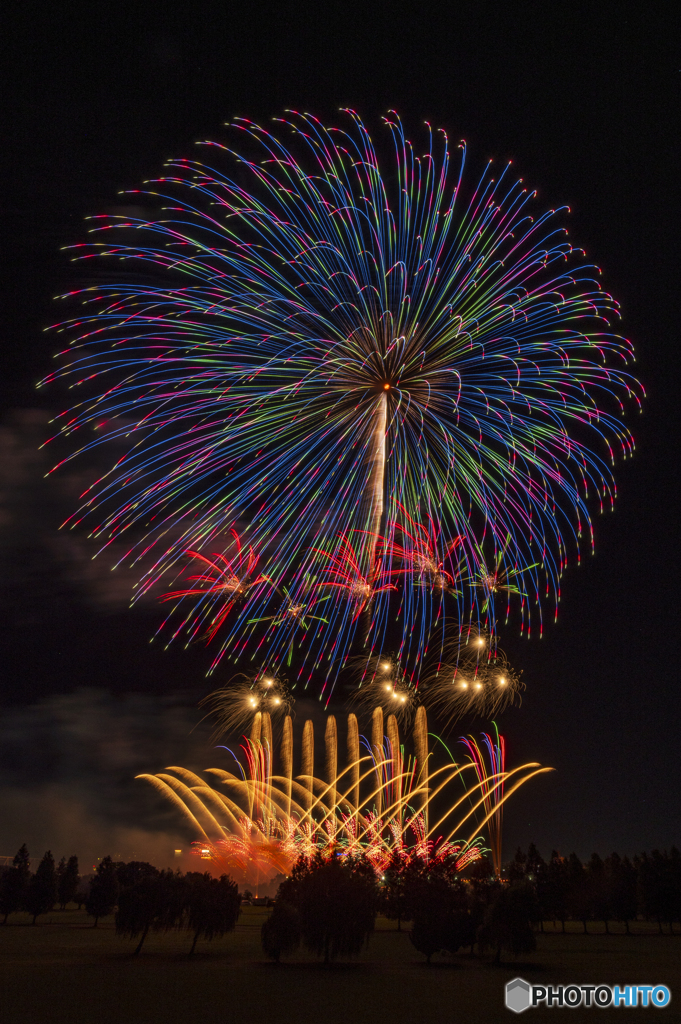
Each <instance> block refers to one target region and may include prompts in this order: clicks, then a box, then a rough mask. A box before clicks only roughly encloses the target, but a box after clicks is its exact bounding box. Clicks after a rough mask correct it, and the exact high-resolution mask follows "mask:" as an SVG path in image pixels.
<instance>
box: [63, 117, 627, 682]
mask: <svg viewBox="0 0 681 1024" xmlns="http://www.w3.org/2000/svg"><path fill="white" fill-rule="evenodd" d="M346 113H347V116H348V122H347V127H346V128H345V129H343V130H339V129H337V128H326V127H324V126H323V125H322V124H321V123H320V122H319V121H318V120H317V119H315V118H314V117H312V116H310V115H306V114H297V113H291V114H290V116H289V117H288V120H286V121H281V122H280V128H279V129H278V135H275V134H272V133H269V132H267V131H266V130H264V129H263V128H261V127H260V126H258V125H256V124H254V123H253V122H250V121H248V120H245V119H239V120H237V121H236V122H235V123H234V124H233V125H231V126H230V127H229V129H228V131H229V133H230V134H229V139H228V141H227V142H225V144H220V145H218V144H214V143H206V144H205V146H206V154H207V156H209V157H210V158H211V165H210V166H209V165H208V164H206V163H202V162H200V161H199V160H189V159H180V160H174V161H171V162H170V163H169V164H168V165H167V168H166V174H165V176H164V177H162V178H160V179H158V180H157V181H156V182H153V183H151V184H149V185H148V186H147V188H146V191H145V192H143V193H140V192H139V191H137V192H135V193H134V194H135V202H136V203H137V204H138V205H139V204H140V203H144V202H147V203H149V204H150V208H149V214H148V216H146V217H144V216H142V217H140V218H138V219H130V218H116V217H109V216H105V217H103V218H99V219H98V220H95V223H94V226H93V231H94V236H93V241H92V243H91V244H88V245H86V246H84V247H82V249H81V250H80V251H77V252H76V258H79V257H82V258H89V257H91V256H93V255H97V256H103V257H106V258H107V259H109V260H113V261H116V260H119V259H120V260H124V261H125V266H126V268H137V269H138V270H139V274H138V275H137V276H136V277H133V276H132V275H130V276H128V277H127V279H125V278H124V279H123V280H122V282H121V283H111V284H103V285H101V286H99V287H98V288H97V289H96V290H94V291H90V290H87V289H86V290H84V291H83V292H82V293H80V294H81V297H82V300H83V302H84V305H83V307H82V309H81V310H80V312H79V315H78V317H77V319H74V320H73V321H71V322H69V323H68V324H66V325H63V329H65V330H67V331H70V332H71V333H72V334H73V335H74V337H73V341H72V344H71V345H70V347H68V348H67V349H66V352H65V353H64V354H63V355H62V357H61V361H60V369H59V370H58V371H57V373H56V374H54V375H51V377H50V378H48V379H52V377H53V376H59V375H61V376H63V377H66V378H68V380H69V383H70V385H71V387H72V388H78V387H79V386H81V385H82V386H83V398H82V400H81V401H80V403H79V404H78V405H76V406H75V408H73V409H71V410H69V411H68V412H65V413H63V414H62V416H60V417H59V418H58V420H59V423H60V428H61V432H62V433H64V434H70V433H72V432H73V431H76V430H77V431H78V432H79V437H82V438H83V439H84V440H83V443H82V445H81V448H80V450H81V451H87V450H89V449H91V448H92V447H93V446H96V445H98V444H100V443H102V442H104V441H106V442H110V441H114V442H116V443H117V444H120V443H121V442H124V443H125V444H126V450H125V451H124V453H123V454H122V455H120V457H119V458H117V461H116V462H115V464H114V465H112V467H111V469H110V470H109V471H108V472H106V473H105V474H104V475H103V476H101V477H100V479H98V480H97V481H94V482H93V484H92V486H91V487H90V488H89V489H88V490H87V492H86V493H85V496H84V499H83V505H82V507H81V509H80V510H79V512H78V513H77V514H76V515H74V517H73V519H72V520H71V521H70V522H71V523H72V525H75V523H77V522H80V521H82V520H83V519H84V518H85V519H87V520H88V522H90V524H91V532H92V534H93V535H94V537H95V538H97V539H98V540H99V542H100V544H101V545H104V546H106V545H108V544H114V543H115V544H116V545H117V546H118V547H119V548H122V550H123V551H124V552H125V553H124V555H123V556H122V561H125V562H126V563H133V564H139V572H140V583H139V585H138V587H137V590H136V593H137V596H138V597H141V596H142V595H144V594H146V593H149V592H150V591H153V592H156V591H157V590H158V588H159V587H163V589H164V590H165V592H166V594H167V597H168V599H169V600H170V599H171V597H172V598H173V599H174V600H175V602H176V605H177V607H176V610H175V614H176V615H177V617H178V620H179V623H180V624H179V626H177V627H173V628H172V629H171V635H172V636H175V635H177V634H178V632H180V631H182V629H184V630H185V631H186V633H187V636H188V637H189V638H190V639H191V638H193V637H194V636H196V635H198V634H199V633H200V632H201V631H202V630H203V631H205V632H207V633H208V635H209V636H213V637H215V640H216V643H217V644H218V649H217V650H216V655H215V658H214V661H213V666H215V664H216V663H217V661H219V659H220V657H222V655H223V654H224V653H225V652H229V653H230V655H231V656H234V657H239V656H241V655H242V654H243V653H244V649H245V646H246V642H247V640H248V639H250V638H252V637H253V635H254V634H253V631H254V630H255V631H256V632H257V630H258V629H259V628H260V626H259V623H262V622H265V621H267V622H268V623H269V626H268V628H269V630H270V635H269V639H268V644H269V646H270V648H271V652H272V658H273V659H274V661H275V662H276V659H277V657H280V656H281V657H283V656H284V655H286V656H287V657H289V658H290V650H291V632H290V622H291V616H293V608H294V607H297V606H298V605H299V604H300V601H299V599H298V596H296V597H294V598H292V600H291V606H290V607H289V606H287V610H285V611H286V613H285V614H284V613H281V614H279V615H275V616H274V617H272V616H271V615H270V613H269V611H268V609H267V605H268V602H269V601H270V600H271V598H272V594H271V592H270V591H269V589H268V587H267V586H266V585H265V583H264V582H263V586H262V587H258V586H256V585H255V584H253V585H249V589H248V592H247V594H246V599H245V601H244V602H243V605H242V606H241V607H239V606H238V603H235V601H234V595H235V593H236V592H237V591H238V589H239V587H240V586H241V585H242V583H243V577H244V575H245V576H248V574H249V571H253V569H254V566H250V570H249V564H248V562H247V564H246V567H245V573H244V572H242V567H240V566H239V565H237V566H236V567H234V565H233V564H232V565H231V567H228V566H227V562H228V561H230V562H231V559H230V557H229V556H228V555H227V554H225V555H224V559H225V560H226V561H223V560H222V556H221V555H217V556H215V555H212V554H210V552H215V551H218V552H224V551H225V550H226V549H227V547H228V544H227V541H226V538H227V537H228V531H229V530H230V529H231V528H234V527H235V524H239V528H240V529H243V530H244V531H245V532H246V534H247V540H248V545H249V551H253V552H258V554H259V560H260V563H261V564H262V573H263V575H262V576H261V579H262V580H263V581H265V580H274V581H276V585H277V587H282V586H284V585H286V586H287V588H288V593H290V594H293V595H298V594H299V592H300V590H301V587H303V586H304V581H305V580H308V581H309V580H311V581H314V582H313V585H315V586H319V587H322V589H325V591H326V593H327V594H329V595H330V600H329V601H328V604H327V606H326V607H325V609H324V612H325V613H324V616H323V617H321V616H320V617H319V618H317V619H316V620H313V621H312V622H311V627H310V629H309V631H308V632H307V634H306V642H305V645H304V650H303V651H302V654H301V667H300V675H301V677H302V678H304V679H305V681H306V683H307V681H308V680H309V678H310V677H311V674H312V672H313V671H314V670H315V669H319V670H321V672H322V674H323V677H324V679H325V682H324V687H325V692H326V693H327V694H328V692H329V690H330V688H331V686H332V685H333V681H334V679H335V678H336V676H337V673H338V671H339V670H340V668H341V667H342V665H343V662H344V659H345V658H346V656H347V655H348V654H349V652H350V650H351V645H352V642H353V632H354V631H355V630H356V629H357V628H359V622H360V619H361V618H362V616H358V615H357V614H356V613H357V610H358V608H359V609H361V608H362V607H363V599H362V595H361V594H360V593H359V591H358V590H357V588H358V587H359V588H360V589H361V587H362V586H365V587H366V588H368V591H367V594H366V595H365V598H364V605H366V604H367V602H368V600H369V597H371V609H370V611H371V614H370V621H369V623H368V629H367V631H366V632H365V631H364V625H362V632H363V634H364V635H363V641H365V642H366V644H367V645H368V648H369V650H370V651H371V652H376V651H379V650H381V649H382V648H384V647H385V646H386V643H385V636H386V631H387V628H388V623H389V622H391V623H392V622H394V620H395V616H394V615H393V614H392V613H391V614H389V610H388V609H389V605H390V601H391V593H392V591H391V590H390V589H389V588H388V587H387V586H386V587H384V586H383V585H381V587H379V588H377V587H376V586H375V580H376V579H380V578H383V579H384V580H389V581H391V582H392V583H394V579H393V577H392V575H391V574H392V572H393V568H395V569H396V570H398V571H399V576H400V581H401V585H402V593H401V595H399V596H395V598H394V600H396V601H397V602H398V603H399V605H400V609H401V615H400V622H401V625H400V626H399V627H398V628H399V629H400V630H401V641H399V651H398V657H399V658H400V660H401V661H403V662H405V663H408V664H409V666H410V669H409V671H410V673H411V672H412V671H418V666H419V665H420V663H421V660H422V657H423V655H424V652H425V649H426V646H427V642H428V633H429V628H430V625H431V620H437V619H438V617H442V630H441V633H440V635H441V636H442V637H444V636H445V631H444V616H445V612H446V614H447V615H450V616H453V617H454V619H455V621H456V623H457V630H458V628H459V627H460V625H461V624H462V623H463V624H465V623H467V622H469V621H471V622H473V623H477V622H480V623H482V624H487V625H490V624H492V623H494V622H495V621H496V618H497V615H496V610H495V600H496V597H497V595H498V594H499V592H503V598H504V601H505V602H506V605H507V606H509V603H510V606H511V610H512V608H513V607H515V609H516V613H517V615H518V619H519V624H520V627H521V630H525V631H527V632H528V633H529V630H530V625H531V623H532V622H533V621H534V622H538V623H539V624H541V621H542V605H545V604H546V603H549V604H551V603H553V605H554V606H557V602H558V598H559V587H560V578H561V575H562V573H563V571H564V569H565V566H566V565H567V563H568V557H573V554H576V555H577V557H579V550H580V548H581V547H583V546H584V540H585V539H586V544H587V546H590V544H591V542H592V528H591V514H592V509H593V508H596V509H598V508H603V507H604V506H605V505H610V504H612V502H613V500H614V497H615V485H614V480H613V476H612V472H611V469H610V466H609V463H610V462H611V461H612V460H614V458H615V456H616V455H618V454H621V455H624V456H626V455H627V454H628V453H629V452H630V451H631V449H632V440H631V437H630V435H629V432H628V431H627V429H626V428H625V427H624V426H623V425H622V422H621V418H620V417H621V414H622V412H623V411H624V403H625V401H626V400H628V399H629V398H633V399H634V400H635V401H636V400H638V399H639V397H640V394H641V389H640V387H639V385H638V384H637V382H636V381H635V380H634V379H633V378H632V377H631V376H630V375H628V374H627V372H626V371H625V369H624V366H625V364H626V363H627V361H628V360H629V359H630V358H631V356H632V350H631V346H630V344H629V343H628V342H627V341H626V340H625V339H623V338H621V337H620V336H619V335H617V334H616V333H613V331H612V329H611V326H610V325H612V323H613V321H615V320H616V318H617V315H618V312H617V304H616V303H615V301H614V300H613V299H612V298H611V296H609V295H608V294H607V293H606V292H604V291H603V289H602V288H601V286H600V284H599V281H598V270H597V268H595V267H593V266H591V265H589V264H587V263H586V262H585V260H584V257H583V253H582V252H581V251H580V250H578V249H574V248H573V247H572V246H571V244H570V243H569V241H568V240H567V238H566V233H565V230H564V228H563V227H562V224H561V222H560V218H559V217H558V215H557V213H556V211H553V210H551V211H548V212H545V213H542V212H541V211H539V212H537V211H536V207H535V202H534V193H532V192H531V191H530V190H528V189H527V188H526V187H525V186H524V185H523V184H522V182H519V181H516V180H514V179H513V177H512V173H511V171H510V169H509V168H508V167H507V168H505V169H503V168H502V170H501V173H500V174H499V175H498V176H496V177H492V176H491V173H490V170H489V169H485V171H484V172H483V173H482V175H481V176H480V177H479V178H478V179H477V180H476V179H475V178H473V179H470V180H469V179H467V177H466V176H464V160H465V147H463V146H462V147H461V153H462V158H461V164H460V167H459V169H458V170H455V171H452V169H451V168H450V151H449V146H448V141H447V138H446V136H445V135H444V133H439V134H438V133H435V134H434V133H432V132H431V131H430V129H428V135H427V139H426V145H425V152H424V155H423V156H420V157H419V156H418V155H417V154H416V152H415V150H414V149H413V147H412V145H411V143H410V142H409V141H408V140H407V139H406V137H405V135H404V131H403V128H402V125H401V123H400V122H399V120H398V119H397V118H396V117H395V116H391V117H389V118H388V119H386V120H385V125H386V127H387V132H388V135H389V139H388V147H387V149H386V152H385V154H383V155H382V156H381V158H380V159H379V155H378V153H377V150H376V148H375V146H374V143H373V141H372V139H371V138H370V136H369V133H368V132H367V129H366V128H365V126H364V125H363V124H362V122H361V120H360V119H359V117H358V116H357V115H356V114H354V113H353V112H346ZM285 134H289V135H291V136H292V142H291V149H289V148H288V147H287V145H285V144H284V142H283V141H282V137H283V135H285ZM232 167H233V168H235V169H234V171H232V170H231V168H232ZM383 175H385V176H383ZM144 196H146V198H143V197H144ZM161 210H162V212H161ZM133 228H134V229H136V230H135V231H134V232H133V231H132V230H131V229H133ZM133 238H134V239H135V240H136V241H135V242H133V241H132V239H133ZM108 277H109V279H111V274H109V275H108ZM126 439H128V440H127V441H126ZM591 499H593V502H592V501H591ZM418 524H420V525H418ZM424 531H425V532H424ZM339 535H340V536H342V537H344V538H346V539H348V541H347V542H348V543H349V538H352V539H353V544H354V539H355V538H360V539H359V540H358V543H357V546H356V548H353V550H354V551H355V554H354V556H353V557H354V558H355V562H356V564H354V565H353V566H351V567H350V570H349V575H347V578H346V579H345V581H343V579H342V577H341V575H338V577H337V578H336V580H335V584H334V578H333V573H334V572H336V573H338V574H341V573H342V572H344V571H345V570H344V569H342V568H341V567H340V566H339V565H335V568H334V563H333V559H339V558H340V559H342V551H341V550H340V548H339V547H338V540H337V538H338V537H339ZM379 541H380V542H379ZM454 544H455V545H456V546H457V557H458V562H457V570H456V573H457V574H458V575H459V576H460V577H462V578H463V579H466V580H468V581H469V583H468V585H466V586H461V582H460V581H459V580H458V579H456V578H455V573H454V572H452V571H450V569H448V568H446V564H445V563H446V553H447V552H448V551H450V550H451V548H452V545H454ZM188 550H189V551H191V552H193V553H194V554H193V555H192V557H194V558H198V559H199V560H201V559H202V558H203V559H206V560H207V561H208V562H209V563H210V564H209V565H208V566H207V572H208V575H206V577H205V579H204V580H203V581H201V580H195V581H194V582H195V583H196V586H195V587H192V588H189V587H186V586H177V585H174V586H172V585H171V586H169V584H168V583H166V582H165V580H166V579H171V578H172V577H173V575H174V576H175V577H176V578H177V577H178V574H179V575H181V566H182V564H183V560H184V559H185V557H186V556H185V552H187V551H188ZM248 557H249V559H250V557H251V556H250V555H249V556H248ZM330 559H331V561H330ZM237 561H238V559H237ZM346 561H347V560H346ZM379 562H380V565H379V566H378V568H377V563H379ZM223 567H224V570H223ZM489 567H492V568H491V569H490V568H489ZM224 577H226V579H227V581H231V583H229V585H228V586H227V587H226V588H224V589H222V590H221V589H220V587H221V586H222V583H223V578H224ZM495 580H496V583H495V582H494V581H495ZM490 581H491V582H490ZM504 581H505V582H504ZM230 587H234V588H236V589H232V590H230ZM216 588H217V589H216ZM438 590H439V591H441V592H445V591H446V592H449V593H450V594H451V595H452V598H453V600H452V601H451V602H448V601H444V600H441V599H440V598H441V597H442V593H439V594H438ZM196 591H198V593H197V592H196ZM455 591H461V592H460V593H458V594H457V593H455ZM369 592H370V593H369ZM426 594H427V595H428V599H427V600H426ZM191 600H193V601H194V602H195V605H194V606H193V607H191V608H189V602H190V601H191ZM414 602H416V603H417V604H418V607H417V605H416V604H415V603H414ZM448 603H449V604H450V608H449V609H447V605H448ZM327 609H328V610H327ZM232 612H233V614H232ZM289 613H290V614H289ZM348 619H349V621H348ZM417 620H419V622H420V624H418V625H415V623H416V622H417ZM306 621H307V619H306ZM169 628H170V627H169ZM339 637H340V638H341V639H340V640H339ZM331 658H332V659H333V665H330V664H329V660H330V659H331Z"/></svg>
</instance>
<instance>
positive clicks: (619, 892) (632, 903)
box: [605, 853, 637, 935]
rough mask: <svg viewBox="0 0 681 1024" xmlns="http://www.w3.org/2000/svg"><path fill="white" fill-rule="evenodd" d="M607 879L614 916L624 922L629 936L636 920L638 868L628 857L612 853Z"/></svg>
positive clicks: (607, 860) (608, 860)
mask: <svg viewBox="0 0 681 1024" xmlns="http://www.w3.org/2000/svg"><path fill="white" fill-rule="evenodd" d="M605 877H606V885H607V888H608V893H609V900H610V907H611V912H612V916H613V918H614V919H615V920H616V921H623V922H624V927H625V929H626V932H627V935H629V922H630V921H633V920H634V919H635V918H636V910H637V903H636V868H635V867H634V865H633V864H632V863H631V861H630V860H629V858H628V857H625V858H624V859H622V858H621V857H620V856H619V855H618V854H616V853H611V854H610V856H609V857H606V859H605Z"/></svg>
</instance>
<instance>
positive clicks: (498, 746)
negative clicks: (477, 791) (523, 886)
mask: <svg viewBox="0 0 681 1024" xmlns="http://www.w3.org/2000/svg"><path fill="white" fill-rule="evenodd" d="M492 724H493V725H494V730H495V734H494V737H492V736H490V734H489V733H487V732H485V733H483V734H482V739H483V745H484V750H485V751H486V756H485V754H484V753H483V748H481V747H480V745H479V744H478V742H477V740H476V739H475V738H474V737H473V736H462V737H461V742H462V743H463V744H464V746H465V747H466V748H467V750H468V754H469V757H470V761H471V764H472V765H473V766H474V768H475V773H476V775H477V777H478V781H479V783H480V788H481V790H482V795H483V799H484V805H485V810H486V811H487V816H488V817H487V827H488V829H489V837H490V846H491V848H492V863H493V864H494V873H495V874H496V875H499V874H500V873H501V827H502V817H503V810H504V806H503V805H504V780H505V779H506V771H505V762H506V749H505V746H504V737H503V736H500V735H499V730H498V729H497V726H496V722H493V723H492ZM486 762H488V763H489V767H488V766H487V763H486Z"/></svg>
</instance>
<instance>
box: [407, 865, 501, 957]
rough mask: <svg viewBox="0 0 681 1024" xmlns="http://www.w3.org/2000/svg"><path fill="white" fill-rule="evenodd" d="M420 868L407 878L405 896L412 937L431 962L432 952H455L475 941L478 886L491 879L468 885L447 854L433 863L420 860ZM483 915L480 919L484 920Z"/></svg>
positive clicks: (415, 944) (484, 886)
mask: <svg viewBox="0 0 681 1024" xmlns="http://www.w3.org/2000/svg"><path fill="white" fill-rule="evenodd" d="M419 864H420V870H419V871H418V872H416V871H412V874H411V875H410V877H409V878H408V880H407V886H406V896H407V903H408V906H409V910H410V916H411V917H412V919H413V922H414V923H413V925H412V929H411V932H410V933H409V938H410V940H411V943H412V945H413V946H414V947H415V949H417V950H418V951H419V953H423V955H424V956H425V957H426V960H427V961H428V963H430V958H431V956H432V955H433V953H438V952H441V951H444V952H447V953H456V951H457V950H458V949H460V948H461V947H462V946H470V947H471V950H472V947H473V944H474V942H475V935H476V929H477V924H478V923H479V920H476V910H477V909H478V907H477V901H478V889H484V890H487V889H488V888H489V887H490V883H488V882H486V881H482V882H478V883H476V884H475V885H474V886H467V885H466V884H464V883H463V882H461V881H458V880H457V878H456V876H455V874H454V873H453V872H452V871H451V863H450V860H449V859H447V858H443V859H441V860H436V861H435V862H431V863H430V864H423V862H421V861H419ZM481 919H482V918H481V915H480V920H481Z"/></svg>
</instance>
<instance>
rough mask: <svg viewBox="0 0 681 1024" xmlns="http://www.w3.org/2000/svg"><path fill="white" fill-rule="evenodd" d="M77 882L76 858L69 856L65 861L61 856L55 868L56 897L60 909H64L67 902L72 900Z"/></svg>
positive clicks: (78, 877)
mask: <svg viewBox="0 0 681 1024" xmlns="http://www.w3.org/2000/svg"><path fill="white" fill-rule="evenodd" d="M79 884H80V875H79V874H78V858H77V857H69V859H68V863H67V861H66V858H65V857H62V859H61V860H60V861H59V867H58V869H57V899H58V902H59V905H60V907H61V909H62V910H65V909H66V904H67V903H72V902H73V901H74V899H75V896H76V892H77V891H78V885H79Z"/></svg>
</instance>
